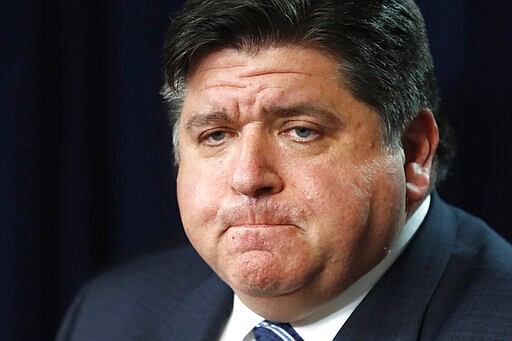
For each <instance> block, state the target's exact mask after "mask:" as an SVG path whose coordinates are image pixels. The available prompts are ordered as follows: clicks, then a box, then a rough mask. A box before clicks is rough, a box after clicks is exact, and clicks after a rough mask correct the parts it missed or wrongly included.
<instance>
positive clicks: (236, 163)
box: [177, 46, 406, 319]
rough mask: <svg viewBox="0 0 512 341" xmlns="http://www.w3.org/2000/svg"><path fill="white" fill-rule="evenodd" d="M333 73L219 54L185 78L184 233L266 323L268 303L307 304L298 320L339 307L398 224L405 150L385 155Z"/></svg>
mask: <svg viewBox="0 0 512 341" xmlns="http://www.w3.org/2000/svg"><path fill="white" fill-rule="evenodd" d="M335 74H336V62H335V60H334V59H332V58H331V57H329V56H327V55H325V54H322V53H321V52H319V51H318V50H315V49H311V48H304V47H293V46H288V47H282V48H268V49H262V50H260V51H259V52H258V53H257V54H255V55H254V54H253V55H249V54H246V53H244V52H237V51H235V50H232V49H223V50H220V51H217V52H215V53H212V54H210V55H208V56H206V57H204V58H202V59H201V60H199V61H198V62H197V63H196V64H195V65H194V66H193V68H192V69H191V72H190V79H189V84H188V89H187V93H186V97H185V101H184V106H183V113H182V117H181V123H180V127H179V131H180V139H179V152H180V158H181V159H180V166H179V173H178V179H177V188H178V201H179V206H180V212H181V217H182V220H183V225H184V228H185V231H186V233H187V235H188V237H189V239H190V241H191V243H192V244H193V246H194V247H195V248H196V249H197V251H198V252H199V253H200V255H201V256H202V257H203V258H204V259H205V260H206V262H207V263H208V264H209V265H210V266H211V267H212V268H213V269H214V270H215V271H216V272H217V273H218V274H219V276H220V277H221V278H222V279H223V280H224V281H226V282H227V283H228V284H229V285H230V286H231V287H232V288H233V290H234V291H235V292H236V293H237V294H238V295H239V296H240V298H241V299H242V301H244V302H245V303H246V304H248V305H249V306H251V307H253V308H254V310H256V311H258V312H260V313H261V314H270V315H272V314H271V312H270V311H267V310H268V309H270V310H272V309H273V310H275V309H279V308H278V307H277V306H275V307H272V302H281V301H282V302H295V303H293V304H297V305H298V306H299V307H300V306H301V304H305V305H307V308H306V310H309V311H303V312H299V313H297V315H296V316H294V317H293V318H295V319H297V318H301V317H303V316H304V315H305V314H307V313H309V312H311V311H312V310H314V309H316V307H318V306H320V305H322V304H323V303H325V302H327V301H328V300H330V299H331V298H333V297H335V296H336V295H338V294H339V293H341V292H342V291H343V290H345V289H346V288H348V287H349V286H350V285H351V284H352V283H353V282H354V281H355V280H357V279H358V278H359V277H360V276H361V275H363V274H364V273H366V272H367V271H369V270H370V269H371V268H372V267H374V266H375V265H376V264H377V263H378V262H379V261H380V260H381V259H382V258H383V257H384V256H385V254H386V247H387V246H389V245H390V243H391V241H392V240H393V238H394V236H395V235H396V233H397V231H398V229H399V228H401V226H403V224H404V222H405V218H406V208H405V201H406V200H405V179H404V156H403V151H402V150H401V148H397V149H396V150H394V151H389V150H388V151H386V150H385V148H383V147H382V136H381V132H380V121H379V119H378V117H377V115H376V113H375V112H374V110H373V109H372V108H370V107H369V106H368V105H366V104H364V103H362V102H360V101H358V100H357V99H355V98H354V97H353V96H352V95H351V94H350V92H349V91H348V90H346V89H344V88H343V87H342V86H341V85H340V84H339V82H338V81H337V80H336V79H334V75H335ZM298 310H300V308H299V309H298ZM276 316H277V315H276ZM289 319H290V318H289Z"/></svg>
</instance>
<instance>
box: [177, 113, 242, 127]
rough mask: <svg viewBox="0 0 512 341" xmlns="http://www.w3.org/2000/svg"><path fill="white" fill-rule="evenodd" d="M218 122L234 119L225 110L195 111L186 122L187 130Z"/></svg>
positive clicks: (228, 121) (230, 121)
mask: <svg viewBox="0 0 512 341" xmlns="http://www.w3.org/2000/svg"><path fill="white" fill-rule="evenodd" d="M217 122H226V123H232V122H233V120H232V119H231V118H230V117H229V115H228V114H227V113H225V112H223V111H211V112H205V113H200V112H196V113H193V114H192V116H191V117H190V118H189V119H188V120H187V123H186V124H185V129H186V130H193V129H197V128H201V127H206V126H209V125H212V124H213V123H217Z"/></svg>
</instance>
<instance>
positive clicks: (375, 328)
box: [57, 194, 512, 341]
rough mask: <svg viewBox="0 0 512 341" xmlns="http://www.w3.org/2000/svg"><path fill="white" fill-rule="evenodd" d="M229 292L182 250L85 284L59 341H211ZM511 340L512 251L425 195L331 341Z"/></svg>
mask: <svg viewBox="0 0 512 341" xmlns="http://www.w3.org/2000/svg"><path fill="white" fill-rule="evenodd" d="M232 296H233V294H232V292H231V290H230V289H229V288H228V287H227V286H226V285H225V284H224V283H223V282H222V281H221V280H220V279H219V278H218V277H217V276H216V275H215V274H214V273H212V271H211V270H210V269H209V268H208V266H207V265H206V264H205V263H203V261H202V260H201V258H200V257H199V256H198V255H197V254H196V253H195V252H194V251H193V250H192V249H190V248H183V249H180V250H176V251H170V252H166V253H163V254H161V255H156V256H151V257H149V258H145V259H144V260H141V261H138V262H135V263H132V264H129V265H127V266H124V267H122V268H119V269H117V270H114V271H112V272H109V273H107V274H105V275H103V276H100V277H99V278H97V279H95V280H93V281H92V282H91V283H90V284H88V285H87V286H86V287H85V288H84V289H83V290H82V292H81V293H80V295H79V296H78V297H77V299H76V300H75V302H74V304H73V305H72V307H71V308H70V310H69V312H68V314H67V316H66V318H65V320H64V321H63V324H62V326H61V329H60V332H59V334H58V336H57V339H58V340H76V341H79V340H95V341H100V340H109V341H115V340H123V341H130V340H167V341H169V340H188V341H190V340H192V341H194V340H215V339H216V337H217V336H218V335H219V331H220V329H221V328H222V326H223V323H224V322H225V321H226V319H227V317H228V316H229V314H230V311H231V305H232ZM416 339H421V340H470V339H474V340H483V339H484V340H512V247H511V246H510V244H508V243H507V242H506V241H504V240H502V239H501V238H500V237H498V236H497V235H496V234H495V233H494V232H493V231H492V230H491V229H490V228H489V227H487V226H486V225H485V224H484V223H483V222H482V221H480V220H478V219H476V218H474V217H472V216H470V215H468V214H466V213H464V212H462V211H460V210H458V209H456V208H453V207H451V206H448V205H446V204H445V203H443V202H442V201H441V200H440V199H439V197H438V196H437V195H435V194H434V195H433V198H432V203H431V207H430V210H429V213H428V215H427V217H426V219H425V221H424V222H423V224H422V226H421V227H420V229H419V231H418V233H417V234H416V236H415V237H414V239H413V240H412V241H411V243H410V244H409V246H408V247H407V248H406V249H405V250H404V253H403V254H402V255H401V256H400V257H399V258H398V260H397V261H396V262H395V264H394V265H393V266H392V267H391V268H390V269H389V270H388V272H387V273H386V274H385V275H384V276H383V277H382V278H381V280H380V281H379V282H378V283H377V284H376V286H375V287H374V288H373V289H372V290H371V291H370V293H369V294H368V296H367V297H366V298H365V299H364V300H363V302H362V303H361V304H360V305H359V306H358V308H357V309H356V310H355V311H354V313H353V314H352V316H351V317H350V318H349V320H348V321H347V322H346V324H345V326H343V328H342V329H341V330H340V332H339V333H338V336H337V337H336V339H335V340H416Z"/></svg>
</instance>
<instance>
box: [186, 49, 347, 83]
mask: <svg viewBox="0 0 512 341" xmlns="http://www.w3.org/2000/svg"><path fill="white" fill-rule="evenodd" d="M336 66H337V63H336V60H335V59H334V57H332V56H330V55H328V54H326V53H324V52H322V51H320V50H318V49H315V48H311V47H301V46H295V45H288V46H283V47H269V48H261V49H259V50H258V51H257V52H254V53H250V52H248V51H245V50H237V49H232V48H223V49H219V50H216V51H213V52H211V53H209V54H207V55H205V56H202V57H201V58H198V59H197V60H195V61H193V63H191V67H190V71H189V86H197V85H198V83H199V82H204V81H208V85H209V86H211V85H212V84H214V83H215V81H221V80H223V79H227V78H229V77H233V76H236V77H237V78H239V79H240V80H243V79H244V78H247V79H249V78H251V77H257V76H272V75H285V76H286V75H288V76H293V75H296V76H300V75H302V76H306V77H307V76H319V75H321V76H322V77H324V78H329V80H333V81H334V77H335V75H336V74H337V72H336V69H337V67H336Z"/></svg>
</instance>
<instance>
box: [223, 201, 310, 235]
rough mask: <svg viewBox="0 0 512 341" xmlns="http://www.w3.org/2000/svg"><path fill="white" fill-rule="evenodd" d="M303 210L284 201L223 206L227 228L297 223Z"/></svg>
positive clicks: (225, 226)
mask: <svg viewBox="0 0 512 341" xmlns="http://www.w3.org/2000/svg"><path fill="white" fill-rule="evenodd" d="M301 212H302V210H300V209H297V208H295V207H294V206H292V205H290V204H288V203H283V202H263V203H252V202H251V203H243V204H238V205H233V206H230V207H228V208H221V209H220V211H219V218H220V219H221V221H222V224H223V225H224V228H225V229H228V228H230V227H234V226H255V227H257V226H262V227H263V226H271V225H296V222H297V221H298V218H299V216H300V215H301V214H302V213H301Z"/></svg>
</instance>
